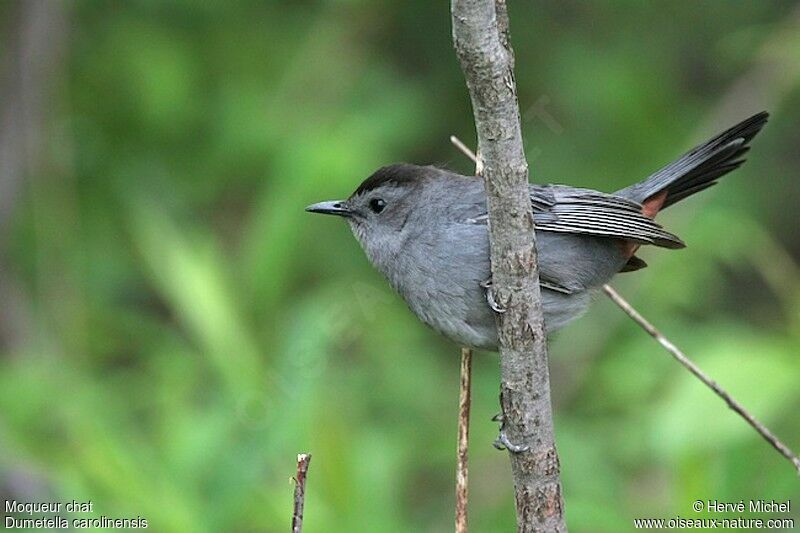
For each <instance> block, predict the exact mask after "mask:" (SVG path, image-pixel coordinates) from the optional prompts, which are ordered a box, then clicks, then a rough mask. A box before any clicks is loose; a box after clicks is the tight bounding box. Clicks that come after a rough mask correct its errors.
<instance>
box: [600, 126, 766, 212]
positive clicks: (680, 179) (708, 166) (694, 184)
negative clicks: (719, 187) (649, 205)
mask: <svg viewBox="0 0 800 533" xmlns="http://www.w3.org/2000/svg"><path fill="white" fill-rule="evenodd" d="M767 117H769V113H767V112H766V111H762V112H761V113H758V114H756V115H753V116H752V117H750V118H748V119H746V120H744V121H742V122H740V123H739V124H737V125H735V126H733V127H732V128H730V129H727V130H725V131H724V132H722V133H720V134H719V135H717V136H716V137H714V138H713V139H711V140H709V141H707V142H705V143H703V144H701V145H700V146H697V147H695V148H693V149H692V150H690V151H689V152H687V153H686V154H684V155H683V156H682V157H681V158H680V159H678V160H677V161H675V162H673V163H670V164H669V165H667V166H666V167H664V168H662V169H661V170H659V171H658V172H656V173H655V174H653V175H651V176H650V177H649V178H647V179H646V180H644V181H641V182H639V183H636V184H634V185H631V186H630V187H626V188H625V189H622V190H621V191H618V192H617V193H616V194H617V195H619V196H623V197H625V198H630V199H631V200H636V201H637V202H640V203H645V202H646V200H648V199H649V198H652V197H653V196H656V195H658V194H659V193H663V192H666V198H663V204H661V205H660V206H659V208H660V209H664V208H665V207H669V206H670V205H672V204H674V203H675V202H679V201H681V200H683V199H684V198H686V197H687V196H691V195H692V194H694V193H696V192H699V191H702V190H703V189H707V188H708V187H711V186H712V185H714V184H716V183H717V179H719V178H720V177H722V176H724V175H725V174H727V173H728V172H730V171H732V170H734V169H736V168H738V167H739V165H741V164H742V163H744V159H742V158H741V157H742V156H743V155H744V154H745V153H747V151H748V150H749V149H750V147H749V146H748V143H749V142H750V140H751V139H752V138H753V137H755V136H756V134H757V133H758V132H759V131H761V128H762V127H763V126H764V124H766V122H767ZM659 200H661V198H659Z"/></svg>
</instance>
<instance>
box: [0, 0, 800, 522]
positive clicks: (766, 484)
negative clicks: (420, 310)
mask: <svg viewBox="0 0 800 533" xmlns="http://www.w3.org/2000/svg"><path fill="white" fill-rule="evenodd" d="M510 7H511V23H512V38H513V44H514V45H515V49H516V53H517V82H518V85H519V99H520V105H521V108H522V110H523V114H524V117H523V121H524V131H525V134H526V149H527V153H528V156H529V159H530V163H531V169H532V179H533V180H535V181H538V182H563V183H569V184H572V185H578V186H586V187H593V188H598V189H601V190H615V189H617V188H621V187H622V186H624V185H627V184H629V183H631V182H633V181H635V180H638V179H640V178H641V177H643V176H645V175H647V174H648V173H650V172H652V171H654V170H656V169H657V168H659V167H660V166H661V165H663V164H665V163H667V162H668V161H670V160H672V159H673V158H675V157H676V156H678V155H679V154H680V153H682V152H683V151H685V150H686V149H688V148H690V147H691V146H692V145H693V144H694V143H695V142H698V141H701V140H704V138H705V137H708V136H710V135H711V134H714V133H717V131H718V130H721V129H723V128H725V127H727V126H729V125H731V124H733V123H734V122H735V121H737V120H739V119H741V118H744V117H746V116H748V115H749V114H750V113H752V112H755V111H759V110H761V109H762V108H767V109H769V110H770V111H771V112H772V113H773V118H772V120H771V122H770V123H769V125H768V126H767V128H766V129H765V131H764V132H763V133H762V134H761V136H759V138H758V139H757V140H756V141H755V143H754V149H753V152H752V153H751V155H750V161H749V162H748V163H747V164H746V165H745V166H744V167H743V168H742V169H741V170H739V171H737V172H735V173H734V174H732V175H730V176H728V177H726V178H725V179H724V182H723V183H722V184H721V185H720V186H719V187H716V188H714V189H712V190H710V191H708V192H705V193H703V194H702V195H700V196H699V197H697V198H694V199H692V200H690V201H687V202H685V203H682V204H681V205H680V206H677V207H675V208H674V209H670V210H669V212H667V213H665V214H664V216H663V223H664V224H665V226H666V227H667V228H669V229H671V230H674V231H675V232H676V233H678V234H679V235H681V236H682V238H683V239H684V240H685V241H686V242H687V243H688V246H689V247H688V248H687V249H686V250H683V251H677V252H670V251H665V250H656V249H648V250H646V251H644V252H643V253H642V257H643V258H644V259H645V260H646V261H648V262H649V263H650V265H651V267H650V268H648V269H646V270H645V271H642V272H640V273H637V274H632V275H625V276H620V278H619V279H618V280H617V281H616V282H615V285H616V286H617V287H618V288H619V289H620V290H621V292H622V293H623V294H625V295H626V296H627V297H629V299H630V300H631V301H632V303H634V305H636V306H637V307H638V308H639V309H640V310H641V311H642V312H643V313H644V314H645V315H646V316H648V317H650V318H651V319H652V320H653V321H654V322H655V323H656V324H657V325H658V326H659V327H660V328H662V329H663V331H664V332H665V333H666V334H668V335H669V336H670V337H671V338H672V339H673V340H674V341H675V342H676V343H677V344H678V345H679V346H681V347H682V348H684V349H685V350H686V351H687V353H689V354H690V355H691V356H693V357H694V358H695V360H696V361H697V363H698V364H699V365H700V366H701V367H702V368H704V369H705V370H707V371H708V372H709V373H710V374H711V375H712V376H714V377H715V378H716V379H717V380H718V382H719V383H720V384H722V385H723V386H724V387H726V388H728V390H730V391H731V392H732V393H733V394H734V395H735V396H737V397H738V398H740V399H741V401H742V402H743V403H744V404H745V405H746V406H748V407H749V408H750V409H752V411H753V412H754V413H755V414H756V415H757V416H758V417H759V418H760V419H762V420H763V421H764V422H765V423H766V424H767V425H768V426H770V427H771V428H773V429H774V430H775V432H776V433H777V434H778V435H780V436H781V437H782V438H783V439H784V440H785V441H786V442H787V443H789V444H790V445H794V447H795V448H796V449H797V448H800V424H799V423H798V410H799V409H800V387H798V379H799V378H800V360H799V359H798V355H800V264H798V262H799V261H800V233H798V228H800V226H799V225H798V222H799V221H798V209H797V205H798V202H800V185H798V184H799V183H800V180H798V174H797V173H798V169H800V158H799V156H800V145H799V144H798V134H797V123H798V119H800V90H798V89H799V88H800V69H798V68H797V65H798V64H800V11H798V9H797V6H796V5H794V4H793V3H790V2H777V1H770V2H739V3H728V2H714V1H703V2H679V3H666V2H649V3H634V2H592V3H582V2H571V1H570V2H529V1H516V2H512V3H511V6H510ZM8 11H9V10H5V12H3V14H4V15H5V19H6V20H5V21H4V31H6V32H8V31H13V21H12V20H10V15H9V13H8ZM67 15H68V21H67V22H68V26H67V27H68V34H67V37H68V39H67V46H66V47H65V49H64V51H63V52H64V53H63V58H62V60H63V61H62V64H61V65H60V67H61V72H60V77H59V78H58V80H57V86H56V87H55V90H54V92H53V98H52V101H50V104H51V105H50V106H48V112H49V116H50V120H49V121H48V124H49V126H48V127H49V129H48V134H47V136H46V139H45V141H46V142H45V149H44V156H43V157H45V158H46V161H45V163H44V164H43V165H42V166H41V168H42V170H41V171H40V172H38V173H37V174H36V175H33V176H29V179H28V180H27V181H26V184H25V186H24V188H23V191H22V194H21V195H20V197H19V199H18V200H17V202H16V206H15V209H14V214H13V217H12V219H11V221H10V223H9V224H8V226H7V227H5V228H3V232H6V234H7V239H6V242H5V244H4V249H3V257H4V263H3V265H2V268H3V269H4V271H5V272H6V274H7V275H8V276H10V277H11V278H12V279H13V280H14V283H15V286H16V288H17V291H18V295H19V297H20V301H24V302H26V305H25V306H24V308H23V309H22V310H21V311H20V313H22V315H23V316H24V317H26V321H25V328H24V329H22V330H20V331H19V336H20V338H21V341H19V342H14V343H12V342H5V343H4V344H3V351H2V353H0V449H1V450H2V453H0V494H3V498H11V497H13V498H17V499H25V500H28V501H36V500H61V501H69V500H73V499H77V500H89V499H91V500H93V501H94V502H95V509H97V510H98V511H100V513H99V514H106V515H107V516H136V515H141V516H144V517H146V518H147V519H148V520H149V521H150V524H151V527H152V528H153V529H155V530H156V531H264V530H267V531H281V530H285V529H286V528H287V527H288V522H289V518H290V507H291V485H290V483H289V482H288V479H289V476H291V475H292V474H293V470H294V460H295V454H296V453H298V452H301V451H310V452H311V453H312V454H313V461H312V464H311V470H310V474H309V492H308V496H307V511H306V528H307V531H309V532H313V531H443V530H448V529H450V528H451V521H452V513H453V492H454V490H453V480H454V457H455V453H454V452H455V437H456V406H457V388H458V349H457V347H456V346H452V345H450V344H449V343H448V342H447V341H445V340H443V339H441V338H439V337H437V336H436V335H435V334H434V333H433V332H431V331H429V330H428V329H426V328H425V327H424V326H422V325H420V324H419V323H418V322H417V320H416V319H415V318H414V317H413V316H412V315H411V313H410V312H409V311H408V310H407V309H406V307H405V305H404V304H403V303H402V302H401V301H400V300H399V298H398V297H396V296H395V295H394V294H393V293H392V292H391V290H390V289H389V287H388V286H387V285H386V284H385V283H384V282H383V280H382V279H381V278H380V276H379V275H378V274H377V273H376V272H375V271H373V270H372V268H371V267H370V266H369V265H368V263H367V261H366V259H365V258H364V256H363V254H362V252H361V251H360V249H359V248H358V245H357V244H356V242H355V241H354V239H353V238H352V236H351V235H350V234H349V231H348V229H347V228H346V226H345V225H344V224H343V223H341V222H340V221H337V220H332V219H329V218H322V217H314V216H311V215H308V214H306V213H304V212H303V207H304V206H305V205H307V204H309V203H311V202H314V201H319V200H325V199H333V198H340V197H343V196H346V195H348V194H349V193H350V192H351V190H352V189H354V188H355V186H356V185H357V184H358V183H359V182H360V181H361V180H362V179H363V178H364V177H366V176H367V175H369V174H370V173H371V172H372V171H373V170H374V169H375V168H377V167H378V166H380V165H382V164H386V163H389V162H394V161H400V160H404V161H413V162H418V163H436V164H442V165H447V166H450V167H451V168H454V169H456V170H460V171H463V172H465V173H468V172H470V170H471V165H470V163H469V162H468V161H467V160H465V159H464V157H463V156H461V155H460V154H459V153H458V152H456V151H455V150H454V149H453V148H452V147H451V146H450V144H449V141H448V137H449V135H450V134H456V135H458V136H459V137H461V138H462V139H464V140H465V141H466V142H467V143H468V144H474V129H473V124H472V114H471V110H470V107H469V100H468V95H467V92H466V89H465V86H464V83H463V78H462V76H461V72H460V70H459V67H458V63H457V60H456V58H455V55H454V53H453V51H452V47H451V42H450V23H449V6H448V2H424V1H414V2H386V1H379V2H368V1H359V0H351V1H303V2H269V1H268V2H192V1H186V0H172V1H168V2H161V1H148V0H137V1H131V2H109V1H77V2H75V3H74V4H72V5H71V7H70V9H69V10H68V13H67ZM537 109H538V110H540V109H545V110H546V112H547V117H544V115H543V114H542V113H541V112H539V111H537ZM543 117H544V118H543ZM2 305H4V306H5V305H11V304H10V303H2ZM551 346H552V348H551V359H552V361H551V366H552V372H553V376H552V384H553V396H554V402H555V410H556V432H557V441H558V446H559V452H560V454H561V462H562V468H563V482H564V495H565V499H566V510H567V517H568V522H569V524H570V526H571V528H572V529H573V530H574V531H592V532H594V531H620V530H626V529H630V528H631V527H632V519H633V518H635V517H664V518H670V517H674V516H677V515H680V516H681V517H685V518H693V517H699V516H705V515H703V514H702V513H701V514H697V513H694V512H693V511H692V510H691V507H690V505H691V502H693V501H694V500H696V499H701V500H706V499H718V500H723V501H739V500H740V499H744V500H748V499H751V498H766V499H771V498H774V499H778V500H786V499H787V498H794V501H793V502H792V503H793V507H794V508H795V509H796V508H798V507H800V498H798V496H800V490H798V488H799V486H800V485H798V479H797V476H796V474H795V473H794V472H793V470H792V468H791V466H790V465H789V463H787V462H786V461H785V460H784V459H783V458H781V457H780V456H779V455H778V454H776V453H775V452H774V451H773V450H772V449H771V448H770V447H769V446H768V445H767V444H766V443H765V442H763V441H762V440H761V439H760V438H759V437H757V435H756V434H755V433H754V432H753V431H752V430H751V429H750V428H748V427H747V426H746V425H745V424H744V423H743V422H742V421H741V420H739V419H738V418H737V417H736V416H735V415H734V414H733V413H731V412H730V411H729V410H728V409H727V408H726V406H725V405H724V403H723V402H721V401H719V400H718V399H717V398H716V397H715V396H713V395H712V394H711V393H710V392H709V391H708V390H706V389H705V388H704V387H703V386H702V385H700V384H699V383H698V382H697V381H696V380H695V379H694V378H693V377H691V376H690V375H689V374H688V373H687V372H686V371H685V370H684V369H682V368H680V367H679V366H678V365H677V364H675V363H674V361H672V360H671V359H670V358H669V357H668V356H667V355H666V354H665V353H664V352H662V350H661V349H660V348H659V347H658V346H657V345H656V344H655V343H654V342H652V340H651V339H650V338H648V337H647V336H646V335H645V334H644V333H643V332H642V331H641V330H639V329H638V328H637V327H636V326H635V325H634V324H633V323H631V322H630V321H628V320H626V319H624V318H623V317H622V314H621V312H619V311H618V310H617V309H616V308H615V307H613V305H612V304H611V303H610V302H608V301H606V300H605V299H604V298H602V297H598V301H597V303H596V304H595V306H594V307H593V309H592V311H590V313H589V314H588V315H587V316H586V317H584V318H583V319H581V320H579V321H578V322H576V323H575V324H574V325H572V326H571V327H569V328H567V329H566V330H564V331H563V332H561V333H560V334H559V335H558V336H557V337H556V338H555V339H553V341H552V343H551ZM475 366H476V368H475V390H474V403H473V405H474V412H473V425H472V430H473V433H472V443H471V444H472V446H471V451H470V454H471V455H470V458H471V476H472V477H471V481H472V483H471V501H470V520H471V525H472V528H473V530H474V531H509V530H511V529H512V528H513V523H514V515H513V492H512V487H511V481H510V473H509V468H508V464H507V463H508V461H507V458H506V456H505V454H503V453H498V452H496V451H495V450H494V449H493V448H492V447H491V442H492V440H493V439H494V437H495V435H496V431H497V428H496V425H495V424H493V423H491V422H490V421H489V419H490V417H491V415H492V414H494V412H495V411H496V410H497V408H498V407H497V392H498V362H497V356H496V355H495V354H483V353H481V354H479V355H478V356H477V360H476V364H475ZM793 513H794V515H793V516H794V517H795V519H796V520H798V518H800V515H798V514H797V511H796V510H794V511H793Z"/></svg>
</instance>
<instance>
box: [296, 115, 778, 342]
mask: <svg viewBox="0 0 800 533" xmlns="http://www.w3.org/2000/svg"><path fill="white" fill-rule="evenodd" d="M767 117H768V114H767V113H765V112H762V113H759V114H757V115H754V116H752V117H750V118H748V119H747V120H745V121H743V122H741V123H739V124H737V125H736V126H734V127H732V128H730V129H729V130H727V131H725V132H723V133H721V134H719V135H717V136H716V137H714V138H713V139H711V140H709V141H708V142H706V143H704V144H701V145H700V146H698V147H696V148H694V149H693V150H691V151H689V152H687V153H686V154H685V155H683V156H682V157H681V158H680V159H678V160H677V161H675V162H674V163H672V164H670V165H667V166H666V167H664V168H663V169H661V170H659V171H658V172H656V173H655V174H653V175H652V176H650V177H649V178H647V179H645V180H644V181H642V182H639V183H636V184H635V185H631V186H630V187H626V188H625V189H622V190H620V191H617V192H615V193H612V194H608V193H603V192H599V191H594V190H591V189H578V188H575V187H569V186H565V185H542V186H539V185H531V186H530V197H531V205H532V209H533V217H534V224H535V228H536V237H537V238H536V241H537V243H536V245H537V250H538V255H539V277H540V284H541V288H542V298H543V306H544V320H545V325H546V327H547V330H548V332H551V331H553V330H556V329H558V328H561V327H562V326H564V325H566V324H567V323H568V322H570V321H571V320H573V319H575V318H576V317H578V316H579V315H580V314H581V313H582V312H583V311H584V310H585V309H586V307H587V306H588V304H589V301H590V299H591V297H592V295H593V293H595V292H596V291H597V289H598V288H599V287H601V286H602V285H603V284H604V283H606V282H608V281H609V280H610V279H611V278H612V277H614V275H615V274H616V273H617V272H629V271H633V270H638V269H640V268H643V267H645V266H647V265H646V263H645V262H644V261H642V260H641V259H639V258H638V257H636V256H635V255H634V253H635V252H636V250H637V249H638V247H639V246H640V245H642V244H654V245H656V246H662V247H665V248H683V247H684V246H685V245H684V243H683V241H681V240H680V239H679V238H678V237H676V236H675V235H673V234H671V233H669V232H667V231H665V230H664V229H663V228H662V227H661V226H660V225H659V224H658V223H657V222H655V220H654V218H655V216H656V214H657V213H658V211H659V210H661V209H664V208H666V207H669V206H670V205H672V204H674V203H675V202H679V201H680V200H683V199H684V198H686V197H688V196H690V195H692V194H694V193H696V192H699V191H701V190H703V189H706V188H708V187H711V186H712V185H714V184H715V183H716V181H717V179H718V178H720V177H721V176H723V175H724V174H727V173H728V172H730V171H732V170H734V169H735V168H737V167H738V166H739V165H741V164H742V163H743V162H744V160H743V159H742V158H741V157H742V155H744V154H745V152H747V151H748V150H749V147H748V143H749V142H750V140H751V139H752V138H753V137H754V136H755V135H756V134H757V133H758V132H759V131H760V130H761V128H762V127H763V126H764V124H765V123H766V121H767ZM306 210H307V211H311V212H313V213H325V214H329V215H338V216H341V217H344V218H346V219H347V221H348V223H349V224H350V227H351V228H352V230H353V233H354V234H355V236H356V238H357V239H358V241H359V242H360V243H361V246H362V247H363V248H364V251H365V252H366V254H367V257H368V258H369V260H370V261H371V262H372V264H373V265H374V266H375V267H376V268H377V269H378V270H380V271H381V272H382V273H383V275H384V276H386V278H387V279H388V280H389V283H391V285H392V287H394V288H395V290H397V292H398V293H400V295H401V296H402V297H403V298H404V299H405V301H406V302H407V303H408V305H409V307H410V308H411V310H412V311H413V312H414V313H415V314H416V315H417V316H418V317H419V318H420V320H422V321H423V322H425V323H426V324H428V325H429V326H431V327H432V328H433V329H435V330H436V331H438V332H440V333H442V334H443V335H445V336H446V337H448V338H450V339H451V340H453V341H455V342H457V343H459V344H461V345H463V346H469V347H473V348H483V349H488V350H496V349H497V332H496V329H495V327H496V326H495V319H494V316H493V315H492V308H493V307H494V302H493V300H492V297H491V288H490V287H489V284H488V283H487V282H488V281H489V277H490V267H489V236H488V231H487V227H486V223H487V215H486V196H485V192H484V183H483V180H481V179H476V178H475V177H466V176H460V175H458V174H454V173H452V172H449V171H447V170H443V169H439V168H436V167H432V166H426V167H421V166H416V165H409V164H396V165H389V166H386V167H383V168H381V169H379V170H378V171H377V172H375V173H374V174H372V175H371V176H370V177H369V178H367V179H366V180H364V182H363V183H361V185H359V187H358V188H357V189H356V190H355V192H354V193H353V194H352V195H351V196H350V197H349V198H348V199H347V200H339V201H332V202H321V203H318V204H314V205H310V206H308V207H307V208H306Z"/></svg>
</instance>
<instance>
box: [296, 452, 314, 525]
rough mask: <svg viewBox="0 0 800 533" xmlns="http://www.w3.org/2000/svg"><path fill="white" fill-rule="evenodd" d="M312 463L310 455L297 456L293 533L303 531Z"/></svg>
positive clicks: (299, 454)
mask: <svg viewBox="0 0 800 533" xmlns="http://www.w3.org/2000/svg"><path fill="white" fill-rule="evenodd" d="M310 462H311V454H310V453H298V454H297V475H296V476H295V478H294V512H293V513H292V533H302V531H303V506H304V505H305V499H306V476H307V474H308V465H309V463H310Z"/></svg>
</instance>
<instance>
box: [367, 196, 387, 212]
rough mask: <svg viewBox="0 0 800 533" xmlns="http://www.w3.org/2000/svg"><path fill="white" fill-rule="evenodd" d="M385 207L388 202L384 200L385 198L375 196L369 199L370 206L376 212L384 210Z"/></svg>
mask: <svg viewBox="0 0 800 533" xmlns="http://www.w3.org/2000/svg"><path fill="white" fill-rule="evenodd" d="M384 207H386V202H385V201H384V200H383V198H373V199H372V200H370V201H369V208H370V209H372V210H373V211H374V212H376V213H380V212H381V211H383V208H384Z"/></svg>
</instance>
